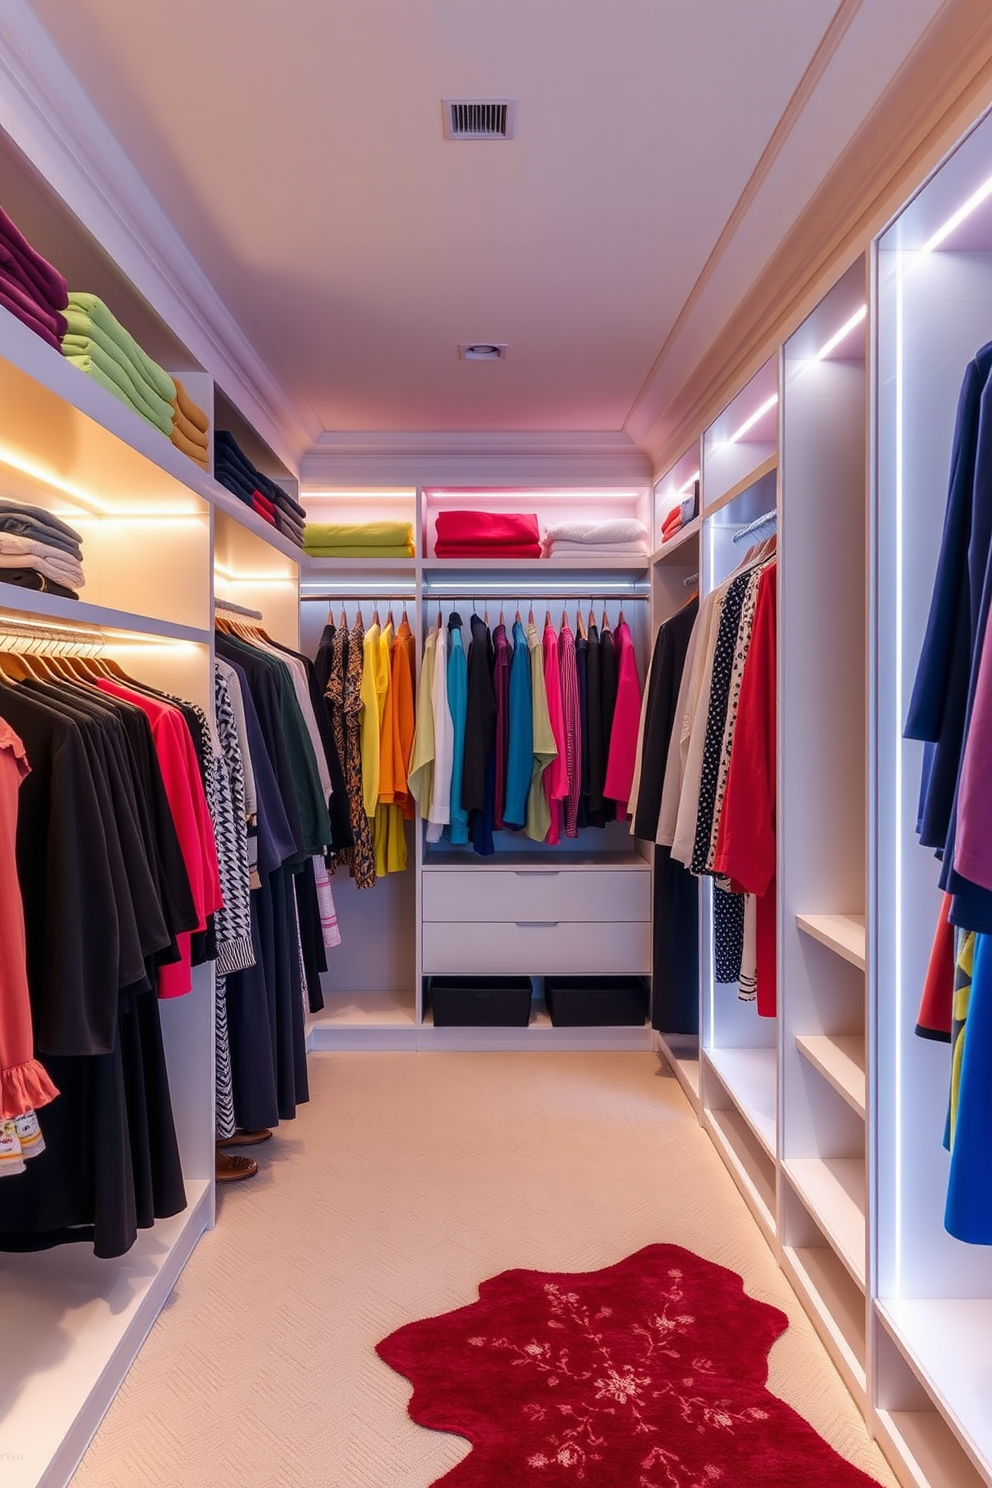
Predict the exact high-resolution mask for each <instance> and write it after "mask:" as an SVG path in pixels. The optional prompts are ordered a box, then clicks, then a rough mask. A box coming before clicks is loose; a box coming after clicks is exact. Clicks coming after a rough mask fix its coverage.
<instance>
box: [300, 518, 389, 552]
mask: <svg viewBox="0 0 992 1488" xmlns="http://www.w3.org/2000/svg"><path fill="white" fill-rule="evenodd" d="M303 547H304V549H305V551H306V552H307V553H309V554H310V556H311V557H312V558H412V557H413V556H414V552H413V526H412V524H411V523H410V522H308V523H307V526H306V535H305V537H304V542H303Z"/></svg>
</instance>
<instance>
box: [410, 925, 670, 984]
mask: <svg viewBox="0 0 992 1488" xmlns="http://www.w3.org/2000/svg"><path fill="white" fill-rule="evenodd" d="M423 954H424V966H423V969H424V975H425V976H462V975H465V976H468V975H472V974H479V975H482V974H492V975H498V976H504V975H506V976H547V975H555V974H558V975H562V976H567V975H577V976H578V975H582V976H597V975H612V976H647V975H648V974H649V973H650V970H651V927H650V925H649V924H647V922H635V923H626V924H624V923H617V922H613V923H611V924H603V923H602V922H599V921H584V922H575V921H569V920H560V921H557V922H556V921H541V920H535V918H534V916H533V910H532V911H531V914H530V917H529V918H528V919H526V920H525V919H523V918H522V917H521V919H520V920H503V921H499V920H485V921H472V920H468V921H462V922H461V923H460V924H451V923H448V924H445V923H443V922H442V921H440V920H433V921H429V922H427V923H426V924H425V925H424V938H423Z"/></svg>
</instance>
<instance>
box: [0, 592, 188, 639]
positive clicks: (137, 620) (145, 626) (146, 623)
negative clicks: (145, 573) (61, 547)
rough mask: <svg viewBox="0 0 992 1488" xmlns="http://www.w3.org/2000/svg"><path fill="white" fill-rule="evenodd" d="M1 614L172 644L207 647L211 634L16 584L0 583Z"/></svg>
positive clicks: (81, 629)
mask: <svg viewBox="0 0 992 1488" xmlns="http://www.w3.org/2000/svg"><path fill="white" fill-rule="evenodd" d="M0 611H5V612H6V613H8V614H12V615H18V616H23V617H24V619H25V620H26V621H31V620H37V621H39V622H49V623H51V624H57V625H67V626H68V627H69V628H71V629H72V630H80V631H83V630H84V629H85V628H86V627H90V628H92V629H94V630H101V631H103V630H119V631H133V632H134V634H135V636H136V637H140V636H162V637H166V638H168V639H169V640H173V641H190V642H192V643H193V644H194V645H203V646H208V645H209V644H210V639H211V632H210V631H209V630H199V629H197V628H196V627H195V626H192V625H174V624H173V623H172V622H171V621H168V620H156V619H154V618H153V617H152V616H150V615H132V614H130V613H129V612H128V611H127V610H112V609H108V608H107V607H106V606H105V605H94V604H87V603H86V601H85V600H82V599H63V598H62V597H61V595H58V594H42V593H38V592H36V591H35V590H32V589H19V588H18V587H17V586H16V585H15V584H2V583H0Z"/></svg>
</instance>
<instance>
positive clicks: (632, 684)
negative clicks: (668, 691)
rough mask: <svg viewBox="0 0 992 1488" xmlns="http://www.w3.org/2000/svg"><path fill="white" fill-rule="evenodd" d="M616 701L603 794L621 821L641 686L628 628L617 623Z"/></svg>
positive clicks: (630, 777) (629, 779)
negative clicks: (608, 799)
mask: <svg viewBox="0 0 992 1488" xmlns="http://www.w3.org/2000/svg"><path fill="white" fill-rule="evenodd" d="M615 645H616V651H617V674H618V675H617V697H616V705H615V708H614V713H613V723H612V726H611V729H610V747H609V752H608V754H607V761H606V780H605V782H604V785H603V791H604V794H605V795H606V796H608V797H609V798H610V800H612V801H613V802H615V804H616V817H617V820H618V821H624V820H626V817H627V804H628V802H629V800H630V793H631V787H632V785H633V779H634V757H635V755H636V753H637V732H638V725H639V723H640V717H641V684H640V680H639V679H638V676H637V657H636V655H635V652H634V642H633V638H632V636H631V634H630V626H629V625H628V624H627V622H626V620H623V619H621V621H620V623H619V625H618V626H617V631H616V638H615Z"/></svg>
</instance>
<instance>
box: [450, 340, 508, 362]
mask: <svg viewBox="0 0 992 1488" xmlns="http://www.w3.org/2000/svg"><path fill="white" fill-rule="evenodd" d="M458 355H459V356H460V357H461V359H462V361H463V362H501V361H502V360H503V358H504V357H505V356H506V342H505V341H468V342H464V343H463V344H462V345H461V346H459V348H458Z"/></svg>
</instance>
